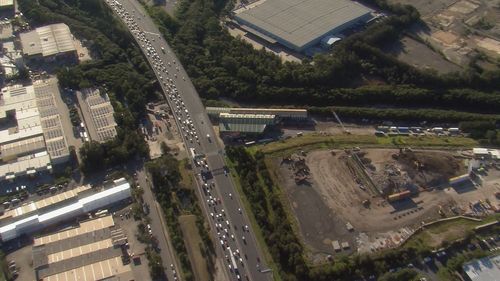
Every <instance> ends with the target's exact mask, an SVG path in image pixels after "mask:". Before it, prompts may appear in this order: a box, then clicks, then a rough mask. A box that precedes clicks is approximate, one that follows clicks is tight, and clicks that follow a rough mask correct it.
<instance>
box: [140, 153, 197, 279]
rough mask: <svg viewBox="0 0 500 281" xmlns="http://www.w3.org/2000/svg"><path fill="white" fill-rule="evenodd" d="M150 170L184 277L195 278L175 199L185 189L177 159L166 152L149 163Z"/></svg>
mask: <svg viewBox="0 0 500 281" xmlns="http://www.w3.org/2000/svg"><path fill="white" fill-rule="evenodd" d="M146 167H147V169H148V172H149V173H150V174H151V180H152V183H153V188H154V189H153V191H154V193H155V197H156V200H157V201H158V203H160V205H161V207H162V209H163V212H164V213H165V217H166V221H167V226H168V230H169V234H170V239H171V240H172V245H173V246H174V249H175V252H176V253H177V256H178V258H179V260H180V262H181V267H182V271H183V273H184V276H183V277H184V279H186V280H194V275H193V270H192V268H191V263H190V262H189V257H188V254H187V249H186V246H185V245H184V240H183V236H182V230H181V226H180V224H179V220H178V217H179V214H180V208H181V207H180V206H179V204H178V202H177V201H176V200H175V199H174V196H175V194H179V195H181V194H182V193H183V192H184V191H183V190H181V189H180V188H179V181H180V179H181V174H180V172H179V163H178V161H177V159H175V158H174V157H172V156H171V155H170V154H166V155H164V156H162V157H161V158H158V159H156V160H154V161H152V162H149V163H148V164H147V166H146Z"/></svg>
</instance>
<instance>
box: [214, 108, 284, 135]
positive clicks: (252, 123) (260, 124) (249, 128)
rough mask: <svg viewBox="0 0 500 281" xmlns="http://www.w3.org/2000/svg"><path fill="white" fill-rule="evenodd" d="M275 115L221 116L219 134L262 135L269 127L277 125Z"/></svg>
mask: <svg viewBox="0 0 500 281" xmlns="http://www.w3.org/2000/svg"><path fill="white" fill-rule="evenodd" d="M275 120H276V118H275V116H274V115H263V114H232V113H221V114H219V132H220V134H221V135H222V136H224V135H228V134H231V135H234V134H247V135H248V134H257V135H258V134H262V133H263V132H264V131H265V130H266V128H267V127H268V126H269V125H273V124H275Z"/></svg>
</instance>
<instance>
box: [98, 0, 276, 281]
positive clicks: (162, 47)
mask: <svg viewBox="0 0 500 281" xmlns="http://www.w3.org/2000/svg"><path fill="white" fill-rule="evenodd" d="M107 3H108V4H109V5H110V6H111V8H112V9H113V10H114V11H115V12H116V14H117V15H118V16H119V17H120V18H121V19H122V20H123V21H124V22H125V24H126V25H127V26H128V28H129V30H130V31H131V33H132V34H133V35H134V38H135V39H136V41H137V43H138V44H139V46H140V48H141V50H142V51H143V53H144V54H145V55H146V57H147V59H148V61H149V63H150V65H151V67H152V68H153V70H154V71H155V74H156V76H157V79H158V81H159V82H160V84H161V86H162V88H163V92H164V95H165V98H166V99H167V101H168V103H169V105H170V108H171V109H172V113H173V115H174V117H175V119H176V124H177V126H178V127H179V132H180V134H181V137H182V138H183V141H184V143H185V146H186V149H187V151H188V153H189V155H196V156H195V157H191V158H192V160H193V164H194V167H195V169H194V170H195V173H196V175H197V184H198V189H197V190H198V192H199V197H200V198H201V199H202V207H203V209H204V212H205V214H206V215H207V217H208V220H209V222H210V225H211V228H212V234H213V236H214V238H215V239H214V242H215V243H216V248H217V252H218V254H221V255H222V257H223V258H224V263H225V269H226V271H227V276H229V278H230V279H231V280H252V281H260V280H271V275H270V273H269V270H267V266H266V265H265V264H264V263H263V262H264V261H263V259H261V256H262V255H261V251H260V249H259V247H258V245H257V242H256V240H255V236H254V233H253V230H252V228H251V226H250V224H249V220H248V217H247V215H246V213H245V211H244V210H242V204H241V202H240V199H239V197H238V196H237V192H236V190H235V188H234V183H233V182H232V178H231V177H230V176H229V175H228V174H227V172H226V171H225V164H224V158H223V155H224V150H223V147H222V146H221V145H220V144H219V143H218V142H217V140H216V136H215V132H214V130H213V128H212V124H211V123H210V120H209V118H208V116H207V114H206V112H205V108H204V107H203V104H202V103H201V100H200V98H199V96H198V93H197V92H196V90H195V88H194V86H193V84H192V83H191V81H190V79H189V77H188V76H187V73H186V72H185V70H184V68H183V67H182V65H181V64H180V62H179V60H178V59H177V58H176V56H175V54H174V52H173V50H172V49H171V48H170V47H169V46H168V45H167V42H166V41H165V40H164V39H163V38H162V36H160V35H159V31H158V28H157V27H156V26H155V25H154V23H153V21H152V20H151V18H150V17H149V16H148V15H147V14H146V13H145V11H144V9H143V7H142V6H141V5H140V4H139V3H138V2H137V1H136V0H107Z"/></svg>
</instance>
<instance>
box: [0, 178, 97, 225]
mask: <svg viewBox="0 0 500 281" xmlns="http://www.w3.org/2000/svg"><path fill="white" fill-rule="evenodd" d="M89 189H90V185H88V184H87V185H82V186H78V187H76V188H74V189H70V190H68V191H65V192H61V193H58V194H55V195H53V196H50V197H47V198H44V199H40V200H37V201H34V202H33V201H32V202H29V203H27V204H24V205H22V206H19V207H17V208H13V209H10V210H7V211H5V212H4V214H3V215H1V216H0V223H1V222H3V220H5V219H8V218H15V217H18V216H23V215H26V214H29V213H32V212H35V211H37V210H39V209H43V208H45V207H50V206H52V205H55V204H57V203H60V202H62V201H65V200H70V199H74V198H76V197H77V195H78V194H79V193H80V192H83V191H85V190H89Z"/></svg>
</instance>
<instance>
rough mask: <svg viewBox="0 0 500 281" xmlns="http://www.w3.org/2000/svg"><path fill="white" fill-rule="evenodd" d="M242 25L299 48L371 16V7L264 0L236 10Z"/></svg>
mask: <svg viewBox="0 0 500 281" xmlns="http://www.w3.org/2000/svg"><path fill="white" fill-rule="evenodd" d="M233 13H234V20H235V21H236V22H237V23H238V24H239V25H240V27H241V28H242V29H244V30H246V31H248V32H249V33H252V34H254V35H255V36H257V37H260V38H261V39H263V40H265V41H268V42H269V43H279V44H281V45H284V46H286V47H287V48H290V49H292V50H295V51H297V52H303V51H305V50H306V49H308V48H310V47H313V46H315V45H317V44H319V43H320V41H321V39H323V38H324V37H327V36H331V35H340V34H341V33H342V32H343V31H345V30H346V29H349V28H352V27H354V26H356V25H357V24H365V23H366V22H368V21H369V20H370V19H372V17H373V16H372V10H370V9H369V8H367V7H365V6H363V5H361V4H359V3H356V2H353V1H348V0H261V1H257V2H255V3H252V4H250V5H248V6H246V5H245V6H243V7H242V8H240V9H237V10H235V11H234V12H233Z"/></svg>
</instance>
